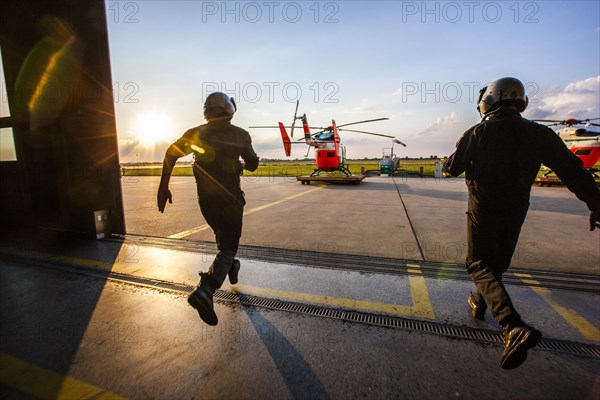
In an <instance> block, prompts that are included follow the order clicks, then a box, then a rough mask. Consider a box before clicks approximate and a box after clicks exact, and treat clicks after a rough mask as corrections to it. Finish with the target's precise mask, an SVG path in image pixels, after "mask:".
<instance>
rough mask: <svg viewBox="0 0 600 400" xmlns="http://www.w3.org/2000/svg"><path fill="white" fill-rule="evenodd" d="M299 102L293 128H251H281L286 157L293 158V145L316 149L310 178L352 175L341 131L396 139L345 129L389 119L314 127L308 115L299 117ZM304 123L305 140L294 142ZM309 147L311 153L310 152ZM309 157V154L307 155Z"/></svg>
mask: <svg viewBox="0 0 600 400" xmlns="http://www.w3.org/2000/svg"><path fill="white" fill-rule="evenodd" d="M299 104H300V102H299V101H297V102H296V111H294V119H293V121H292V125H291V126H284V125H283V123H282V122H279V124H278V126H251V127H250V128H279V131H280V133H281V139H282V140H283V148H284V149H285V155H286V156H288V157H289V156H291V154H292V145H293V144H306V145H308V146H310V147H314V148H315V158H316V163H317V168H316V169H315V170H314V172H313V173H312V174H310V176H319V175H320V174H321V172H336V171H339V172H342V173H344V174H345V175H346V176H350V175H352V173H351V172H350V170H348V167H347V166H346V147H345V146H344V145H343V144H342V142H341V138H340V134H339V132H341V131H347V132H358V133H364V134H366V135H374V136H381V137H385V138H390V139H394V137H393V136H390V135H384V134H381V133H373V132H365V131H358V130H354V129H346V128H343V127H345V126H350V125H356V124H364V123H367V122H375V121H384V120H387V119H389V118H376V119H368V120H364V121H357V122H350V123H347V124H342V125H337V124H336V122H335V120H333V119H332V120H331V125H330V126H327V127H314V126H309V125H308V120H307V119H306V114H302V115H301V116H298V105H299ZM297 120H301V121H302V130H303V132H304V139H301V140H298V141H292V139H290V136H291V137H292V138H293V137H294V127H295V125H296V121H297ZM287 129H290V136H288V133H287ZM311 129H317V130H318V132H316V133H311V131H310V130H311ZM310 147H309V151H310ZM306 155H307V156H308V153H307V154H306Z"/></svg>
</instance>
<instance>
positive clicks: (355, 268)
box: [0, 177, 600, 399]
mask: <svg viewBox="0 0 600 400" xmlns="http://www.w3.org/2000/svg"><path fill="white" fill-rule="evenodd" d="M123 184H124V195H125V207H126V210H127V211H126V220H127V227H128V230H129V232H130V233H132V234H131V235H127V236H126V237H125V238H113V239H110V240H101V241H94V240H85V239H78V238H72V237H67V238H63V237H62V236H60V235H59V236H57V237H54V236H53V235H41V236H40V237H36V236H33V235H29V234H27V235H26V236H24V237H19V236H18V235H17V234H16V233H15V234H14V235H10V236H9V237H8V238H5V239H4V240H3V241H1V242H0V305H1V307H0V398H2V399H23V398H66V399H71V398H73V399H92V398H94V399H97V398H114V399H120V398H134V399H173V398H181V399H194V398H207V399H217V398H225V399H246V398H247V399H254V398H272V399H287V398H293V399H329V398H340V399H354V398H361V399H362V398H373V399H380V398H424V399H448V398H465V399H496V398H515V399H521V398H526V399H563V398H564V399H567V398H568V399H597V398H598V397H600V379H599V377H600V301H599V300H600V293H599V292H598V285H599V284H600V273H599V271H598V260H599V255H598V251H600V250H599V249H598V240H599V235H600V232H589V231H588V230H587V211H586V209H585V206H584V205H583V204H581V203H580V202H579V201H578V200H577V199H576V198H575V197H574V196H573V195H572V194H570V193H569V192H568V191H567V190H566V189H564V188H555V187H552V188H535V187H534V188H533V196H532V207H531V211H530V214H529V217H528V220H527V222H526V224H525V226H524V229H523V234H522V237H521V243H520V245H519V251H518V252H517V254H516V256H515V259H514V265H513V268H511V270H509V272H508V273H507V274H506V275H505V284H506V286H507V289H508V291H509V293H510V294H511V296H512V298H513V301H514V303H515V305H516V307H517V309H518V310H519V312H520V313H521V315H522V316H523V318H524V319H525V320H526V321H527V322H528V323H530V324H531V325H533V326H535V327H536V328H538V329H540V330H541V331H542V333H543V335H544V339H543V340H542V342H541V343H540V344H539V346H538V347H536V348H535V349H533V350H531V351H530V352H529V356H528V359H527V360H526V362H525V363H524V364H523V365H522V366H521V367H519V368H518V369H516V370H514V371H504V370H502V369H501V368H500V354H501V352H502V345H503V344H502V341H501V334H500V328H499V326H498V324H497V323H496V322H495V321H494V320H493V318H492V317H491V316H490V315H489V313H488V314H487V315H486V317H485V320H484V321H477V320H474V319H472V318H471V317H470V316H469V314H468V307H467V304H466V298H467V296H468V295H469V292H470V291H471V290H472V289H473V284H472V283H471V282H470V280H469V277H468V275H467V274H466V272H465V271H464V267H463V266H462V263H463V259H464V255H465V254H464V251H465V244H464V241H465V238H464V236H465V234H464V230H465V215H464V211H465V208H466V189H465V187H464V182H462V181H460V180H441V181H436V180H433V179H424V180H421V179H419V178H411V179H406V178H402V177H397V178H393V179H392V178H387V177H386V178H368V179H367V180H365V181H364V182H363V183H362V184H361V185H360V186H329V185H326V186H317V185H301V184H299V183H297V182H295V181H292V180H290V179H285V178H260V179H253V180H249V179H244V180H243V189H244V190H245V192H246V199H247V206H246V213H247V215H246V216H245V220H244V224H245V225H244V235H243V245H242V247H241V248H240V253H239V258H240V260H241V263H242V269H241V271H240V282H239V283H238V284H237V285H230V284H229V283H228V282H226V283H225V284H224V285H223V287H222V288H221V289H220V290H219V291H218V292H217V294H216V296H215V301H216V303H215V310H216V312H217V314H218V316H219V324H218V325H217V326H216V327H210V326H207V325H206V324H204V323H203V322H202V321H201V320H200V319H199V317H198V314H197V312H196V311H195V310H194V309H192V308H191V307H190V306H189V305H188V304H187V301H186V296H187V294H188V293H189V292H190V291H191V290H192V289H193V287H194V286H195V285H196V284H197V282H198V272H199V271H206V270H208V268H209V266H210V263H211V261H212V258H213V257H214V252H215V249H214V245H213V244H212V242H213V237H212V232H211V231H210V229H209V228H208V227H207V226H206V225H205V222H204V220H203V219H202V217H201V214H200V212H199V209H198V205H197V202H196V195H195V187H194V181H193V178H187V177H174V178H173V181H172V185H171V190H172V192H173V197H174V203H173V204H169V205H167V211H166V213H165V214H160V213H158V211H157V210H156V204H155V196H156V186H157V184H158V179H157V178H139V177H127V179H124V181H123ZM548 226H560V227H561V232H560V233H558V232H557V230H550V229H546V228H547V227H548ZM169 237H171V238H169ZM182 239H183V240H182Z"/></svg>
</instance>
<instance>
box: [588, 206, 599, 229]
mask: <svg viewBox="0 0 600 400" xmlns="http://www.w3.org/2000/svg"><path fill="white" fill-rule="evenodd" d="M596 228H598V229H600V209H598V210H594V211H592V212H591V213H590V231H593V230H594V229H596Z"/></svg>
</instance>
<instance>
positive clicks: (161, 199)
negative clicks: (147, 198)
mask: <svg viewBox="0 0 600 400" xmlns="http://www.w3.org/2000/svg"><path fill="white" fill-rule="evenodd" d="M167 200H169V204H173V196H172V195H171V191H170V190H169V189H168V188H158V194H157V195H156V202H157V203H158V211H160V212H164V211H165V206H166V205H167Z"/></svg>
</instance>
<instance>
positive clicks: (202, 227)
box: [167, 186, 325, 239]
mask: <svg viewBox="0 0 600 400" xmlns="http://www.w3.org/2000/svg"><path fill="white" fill-rule="evenodd" d="M324 187H325V186H319V187H316V188H314V189H310V190H307V191H306V192H302V193H297V194H294V195H292V196H288V197H286V198H283V199H281V200H277V201H274V202H272V203H269V204H265V205H262V206H260V207H255V208H251V209H249V210H246V211H244V215H248V214H252V213H255V212H258V211H262V210H264V209H265V208H269V207H273V206H276V205H279V204H282V203H285V202H286V201H290V200H293V199H295V198H298V197H300V196H304V195H305V194H309V193H312V192H314V191H315V190H319V189H323V188H324ZM207 229H210V226H209V225H208V224H204V225H200V226H197V227H195V228H192V229H188V230H186V231H183V232H179V233H175V234H173V235H170V236H167V237H168V238H169V239H182V238H184V237H186V236H190V235H193V234H194V233H198V232H202V231H205V230H207Z"/></svg>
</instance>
